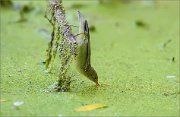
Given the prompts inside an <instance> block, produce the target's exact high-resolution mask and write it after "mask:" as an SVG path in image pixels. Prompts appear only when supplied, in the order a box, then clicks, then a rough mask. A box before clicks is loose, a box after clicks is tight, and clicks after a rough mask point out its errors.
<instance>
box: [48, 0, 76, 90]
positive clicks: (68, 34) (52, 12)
mask: <svg viewBox="0 0 180 117" xmlns="http://www.w3.org/2000/svg"><path fill="white" fill-rule="evenodd" d="M45 18H47V20H48V21H49V22H50V23H51V25H52V33H51V41H50V42H49V44H48V49H47V50H46V51H47V56H46V61H45V67H46V69H47V70H48V71H49V70H50V69H51V66H52V64H53V61H54V59H55V57H56V54H57V53H58V55H59V58H60V70H59V80H58V83H57V85H56V88H55V89H56V90H57V91H62V92H64V91H69V90H70V83H71V76H70V75H69V74H68V71H69V68H70V63H71V62H72V58H73V57H75V56H76V47H77V43H76V37H75V35H74V34H72V29H71V26H70V25H69V24H68V22H67V20H66V17H65V10H64V7H63V6H62V0H49V2H48V7H47V10H46V13H45Z"/></svg>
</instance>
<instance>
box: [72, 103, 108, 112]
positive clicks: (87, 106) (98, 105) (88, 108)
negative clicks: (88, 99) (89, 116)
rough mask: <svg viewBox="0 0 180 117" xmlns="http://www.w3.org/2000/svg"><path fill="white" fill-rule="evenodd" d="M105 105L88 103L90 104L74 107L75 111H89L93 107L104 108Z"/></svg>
mask: <svg viewBox="0 0 180 117" xmlns="http://www.w3.org/2000/svg"><path fill="white" fill-rule="evenodd" d="M106 107H107V105H104V104H90V105H86V106H81V107H79V108H76V109H75V111H76V112H82V111H91V110H94V109H98V108H106Z"/></svg>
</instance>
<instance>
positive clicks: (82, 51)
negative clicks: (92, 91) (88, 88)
mask: <svg viewBox="0 0 180 117" xmlns="http://www.w3.org/2000/svg"><path fill="white" fill-rule="evenodd" d="M78 20H79V34H78V37H77V44H78V45H77V56H76V58H75V63H76V68H77V69H78V71H79V72H80V73H81V74H83V75H84V76H86V77H87V78H89V79H90V80H91V81H93V82H95V83H96V86H99V83H98V75H97V72H96V71H95V69H94V68H93V67H92V66H91V47H90V34H89V27H88V22H87V20H84V18H83V16H82V14H81V13H80V12H79V11H78Z"/></svg>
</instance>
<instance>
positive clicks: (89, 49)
mask: <svg viewBox="0 0 180 117" xmlns="http://www.w3.org/2000/svg"><path fill="white" fill-rule="evenodd" d="M84 30H85V33H86V34H85V36H86V39H87V46H86V48H87V50H86V51H87V55H86V67H85V70H87V69H88V68H89V67H90V66H91V47H90V34H89V27H88V22H87V20H85V24H84Z"/></svg>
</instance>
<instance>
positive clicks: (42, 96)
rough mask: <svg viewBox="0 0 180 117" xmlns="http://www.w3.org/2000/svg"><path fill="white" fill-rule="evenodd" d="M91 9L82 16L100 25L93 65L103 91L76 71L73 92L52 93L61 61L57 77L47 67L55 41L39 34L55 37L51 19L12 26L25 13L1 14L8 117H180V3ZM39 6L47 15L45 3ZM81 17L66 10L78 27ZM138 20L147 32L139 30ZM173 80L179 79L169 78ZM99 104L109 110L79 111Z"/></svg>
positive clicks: (35, 16) (3, 108) (3, 110)
mask: <svg viewBox="0 0 180 117" xmlns="http://www.w3.org/2000/svg"><path fill="white" fill-rule="evenodd" d="M69 2H71V1H67V2H65V4H66V6H67V7H68V5H69ZM87 4H89V5H87V6H86V7H83V8H82V9H81V12H82V13H83V14H86V17H87V19H88V21H89V24H90V25H94V26H96V32H92V33H91V46H92V65H93V66H94V67H95V68H96V69H97V72H98V75H99V79H100V84H101V87H99V88H96V87H95V86H94V84H93V83H92V82H91V81H89V80H88V79H86V78H85V77H84V76H81V75H80V74H78V73H77V71H75V70H74V68H72V69H73V70H72V71H73V74H74V77H73V78H72V79H73V80H74V81H73V82H72V84H71V91H70V92H67V93H57V92H46V91H45V89H47V88H48V87H49V86H50V85H52V84H53V83H54V82H56V81H57V80H58V70H59V69H58V68H59V65H58V62H59V61H58V59H57V60H56V61H55V63H54V67H53V69H52V73H51V74H47V73H45V72H44V70H45V67H44V66H43V65H42V64H40V63H41V62H42V61H44V60H45V56H46V48H47V46H48V45H47V44H48V42H49V40H48V39H47V38H46V37H43V35H41V33H39V30H40V29H47V30H49V32H51V29H49V28H50V27H51V26H50V24H49V22H48V21H47V20H46V19H45V18H44V17H43V15H44V14H43V13H42V14H36V13H29V14H28V15H27V17H28V21H27V22H23V23H12V22H13V21H16V19H17V18H18V12H16V11H12V10H7V9H6V10H5V9H2V8H1V10H0V12H1V99H7V100H9V101H7V102H1V113H0V114H1V116H5V115H8V116H24V115H30V116H40V115H41V116H43V115H46V116H48V115H49V116H50V115H51V116H58V115H63V116H72V115H76V116H79V115H81V116H86V115H88V116H90V115H106V116H108V115H109V116H110V115H113V116H115V115H116V116H117V115H120V116H133V115H134V116H135V115H136V116H152V115H153V116H179V93H180V91H179V88H178V86H179V79H178V78H179V73H178V70H179V64H178V63H179V61H178V60H179V49H178V48H179V39H178V38H179V36H178V34H179V27H178V24H179V17H178V15H179V12H178V11H179V10H178V9H179V3H177V2H162V3H161V4H159V5H157V6H158V7H156V8H154V7H150V6H141V5H137V4H136V3H134V4H128V5H120V6H119V7H118V5H117V6H116V7H114V8H112V7H107V6H103V5H100V6H99V5H95V3H93V2H87ZM33 5H34V7H35V8H37V7H39V8H43V10H44V11H45V8H46V3H45V2H44V1H39V2H34V3H33ZM74 13H76V10H72V9H71V10H67V14H68V19H69V22H72V24H73V25H75V24H76V23H77V18H76V17H74ZM72 14H73V15H72ZM137 20H140V21H142V22H145V23H146V24H147V25H148V28H139V27H137V26H136V21H137ZM75 30H76V29H75ZM169 39H170V40H171V42H170V43H168V44H167V45H166V46H165V47H163V44H164V43H166V42H167V41H168V40H169ZM172 57H174V58H175V59H174V62H172V60H171V59H172ZM170 75H173V76H176V78H171V79H168V78H166V76H170ZM16 101H24V104H23V105H22V106H20V108H19V109H18V110H17V109H15V108H14V107H13V103H14V102H16ZM92 103H102V104H106V105H107V106H108V108H103V109H97V110H93V111H90V112H83V113H78V112H74V109H75V108H77V107H79V106H81V105H85V104H92Z"/></svg>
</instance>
